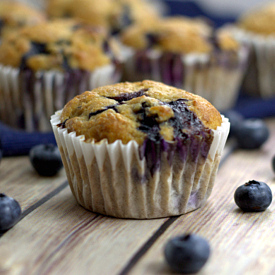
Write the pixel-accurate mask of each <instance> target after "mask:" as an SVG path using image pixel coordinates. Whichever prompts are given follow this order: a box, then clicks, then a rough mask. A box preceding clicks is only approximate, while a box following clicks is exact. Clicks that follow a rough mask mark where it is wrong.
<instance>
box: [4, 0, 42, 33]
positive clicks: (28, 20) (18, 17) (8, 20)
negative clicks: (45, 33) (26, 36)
mask: <svg viewBox="0 0 275 275" xmlns="http://www.w3.org/2000/svg"><path fill="white" fill-rule="evenodd" d="M45 20H46V16H45V14H44V13H42V12H40V11H38V10H36V9H34V8H32V7H30V6H28V5H26V4H23V3H20V2H16V1H8V0H1V1H0V36H5V35H8V34H9V33H10V32H12V31H13V30H16V29H17V28H20V27H22V26H28V25H35V24H37V23H41V22H44V21H45Z"/></svg>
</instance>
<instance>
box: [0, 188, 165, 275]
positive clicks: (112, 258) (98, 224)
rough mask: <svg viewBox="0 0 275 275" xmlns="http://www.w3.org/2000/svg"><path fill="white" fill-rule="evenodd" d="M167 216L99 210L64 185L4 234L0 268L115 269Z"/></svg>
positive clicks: (29, 270)
mask: <svg viewBox="0 0 275 275" xmlns="http://www.w3.org/2000/svg"><path fill="white" fill-rule="evenodd" d="M165 221H166V219H155V220H125V219H115V218H110V217H105V216H101V215H97V214H94V213H92V212H88V211H86V210H85V209H83V208H82V207H80V206H79V205H77V203H76V201H75V200H74V198H73V197H72V194H71V191H70V189H69V188H66V189H64V190H63V191H62V192H60V193H59V194H58V195H57V196H55V197H53V198H52V199H51V200H49V201H48V202H46V203H45V204H43V205H42V206H40V207H39V208H37V209H36V210H35V211H33V212H32V213H30V214H29V215H28V216H26V217H25V218H24V219H23V220H21V221H20V222H19V223H18V224H17V225H16V226H15V227H13V228H12V229H11V230H10V231H8V232H7V233H6V234H5V235H4V236H3V237H2V238H1V239H0V273H1V274H41V275H42V274H49V273H50V274H115V273H118V272H119V270H120V269H121V268H122V267H123V266H124V265H126V263H127V261H128V260H129V258H130V257H131V256H132V255H133V254H134V253H135V252H136V251H137V249H138V248H139V247H141V246H142V245H143V244H144V242H145V241H146V240H147V239H148V238H149V237H150V236H152V235H153V234H154V232H155V231H156V230H157V229H158V228H159V227H160V226H161V225H162V224H163V223H164V222H165Z"/></svg>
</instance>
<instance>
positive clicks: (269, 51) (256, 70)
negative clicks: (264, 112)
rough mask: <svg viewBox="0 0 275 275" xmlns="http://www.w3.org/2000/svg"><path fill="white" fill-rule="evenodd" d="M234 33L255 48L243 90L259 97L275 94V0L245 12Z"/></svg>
mask: <svg viewBox="0 0 275 275" xmlns="http://www.w3.org/2000/svg"><path fill="white" fill-rule="evenodd" d="M233 34H234V35H235V39H237V40H238V41H239V42H240V43H241V44H245V45H248V46H249V47H250V50H251V52H250V56H249V66H248V70H247V73H246V75H245V80H244V85H243V88H244V89H243V90H244V91H245V92H246V93H247V94H249V95H252V96H255V97H262V98H267V99H268V98H271V97H274V96H275V80H274V72H275V71H274V62H275V57H274V56H275V55H274V52H275V46H274V45H275V44H274V43H275V3H274V2H273V3H269V4H266V5H264V6H262V7H258V8H254V9H253V10H251V11H248V12H247V13H245V14H244V15H242V16H241V17H240V18H239V20H238V22H237V23H236V24H235V26H234V27H233Z"/></svg>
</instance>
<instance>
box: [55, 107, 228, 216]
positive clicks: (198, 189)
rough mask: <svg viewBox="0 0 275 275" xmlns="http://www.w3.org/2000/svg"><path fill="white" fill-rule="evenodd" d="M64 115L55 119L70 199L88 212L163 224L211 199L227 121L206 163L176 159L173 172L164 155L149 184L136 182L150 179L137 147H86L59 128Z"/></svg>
mask: <svg viewBox="0 0 275 275" xmlns="http://www.w3.org/2000/svg"><path fill="white" fill-rule="evenodd" d="M60 114H61V111H58V112H56V114H55V115H53V116H52V117H51V124H52V127H53V131H54V135H55V138H56V141H57V144H58V147H59V150H60V153H61V156H62V160H63V164H64V167H65V170H66V174H67V178H68V182H69V185H70V187H71V190H72V193H73V194H74V196H75V198H76V200H77V201H78V203H79V204H80V205H82V206H83V207H85V208H86V209H88V210H91V211H93V212H98V213H101V214H105V215H110V216H115V217H120V218H134V219H149V218H159V217H167V216H174V215H180V214H184V213H187V212H190V211H193V210H195V209H197V208H199V207H201V206H202V205H203V204H204V203H205V201H206V200H207V198H208V197H209V196H210V194H211V191H212V188H213V184H214V181H215V177H216V173H217V169H218V165H219V162H220V157H221V154H222V151H223V148H224V145H225V142H226V139H227V136H228V132H229V127H230V123H229V121H228V119H227V118H225V117H223V122H222V125H221V126H220V127H218V128H217V129H216V130H214V139H213V142H212V145H211V147H210V151H209V154H208V157H207V159H206V161H205V159H204V158H203V157H201V158H199V159H198V161H197V163H193V162H192V161H191V160H190V159H187V160H186V161H185V162H182V161H180V160H179V159H176V157H174V159H173V162H172V166H171V165H170V164H169V163H168V161H167V158H166V156H165V154H164V155H163V156H162V159H161V162H162V163H161V168H160V169H159V170H157V171H156V172H155V173H154V175H153V176H151V177H150V178H149V179H147V180H146V179H144V178H143V177H142V176H140V177H135V176H133V172H139V173H138V174H139V175H145V173H146V160H145V158H144V159H142V160H140V157H139V146H138V144H137V143H136V142H135V141H131V142H129V143H128V144H126V145H125V144H122V142H121V141H120V140H118V141H116V142H114V143H112V144H108V143H107V141H106V140H103V141H101V142H100V143H86V142H85V141H84V136H76V134H75V132H72V133H68V131H67V129H66V128H64V129H62V128H61V127H58V126H57V125H58V124H59V123H60Z"/></svg>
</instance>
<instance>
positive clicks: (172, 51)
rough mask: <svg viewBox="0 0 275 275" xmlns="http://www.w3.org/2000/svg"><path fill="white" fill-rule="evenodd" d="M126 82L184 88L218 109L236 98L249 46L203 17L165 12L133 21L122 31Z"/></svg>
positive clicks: (231, 102) (226, 105)
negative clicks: (145, 21)
mask: <svg viewBox="0 0 275 275" xmlns="http://www.w3.org/2000/svg"><path fill="white" fill-rule="evenodd" d="M120 38H121V39H120V40H121V43H122V53H123V54H124V57H123V58H124V60H125V62H124V70H123V72H124V75H123V80H124V81H140V80H143V79H152V80H156V81H161V82H164V83H166V84H168V85H172V86H176V87H179V88H184V89H186V90H189V91H191V92H194V93H196V94H198V95H201V96H203V97H204V98H206V99H207V100H208V101H210V102H211V103H212V104H213V105H214V106H215V107H216V108H218V109H219V110H226V109H229V108H231V107H232V106H233V105H234V104H235V101H236V98H237V95H238V90H239V87H240V83H241V80H242V77H243V74H244V68H245V62H246V58H247V49H246V47H244V46H241V45H240V44H239V43H238V42H237V41H236V40H235V39H234V38H233V37H232V36H231V34H230V33H228V32H227V31H226V30H225V29H220V30H218V31H214V30H213V28H212V27H211V26H210V25H209V24H207V23H206V22H205V21H202V20H201V19H191V18H187V17H166V18H162V19H159V20H155V21H154V22H153V23H150V24H143V25H139V24H134V25H132V26H129V27H128V28H127V29H125V30H124V31H123V32H122V33H121V36H120Z"/></svg>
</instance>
